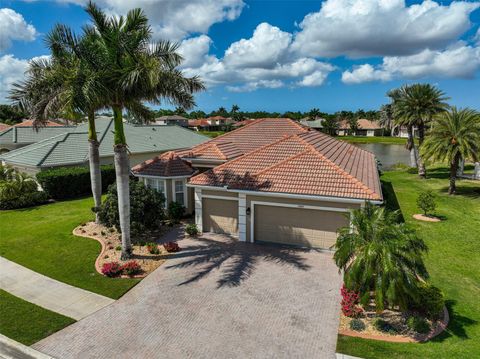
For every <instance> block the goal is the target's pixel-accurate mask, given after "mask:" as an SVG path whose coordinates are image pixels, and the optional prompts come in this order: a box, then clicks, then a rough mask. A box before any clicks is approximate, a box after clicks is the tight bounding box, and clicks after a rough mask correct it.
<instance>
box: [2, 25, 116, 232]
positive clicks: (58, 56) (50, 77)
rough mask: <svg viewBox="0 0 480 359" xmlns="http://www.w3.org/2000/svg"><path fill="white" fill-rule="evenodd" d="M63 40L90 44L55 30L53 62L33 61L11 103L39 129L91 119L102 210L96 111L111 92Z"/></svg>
mask: <svg viewBox="0 0 480 359" xmlns="http://www.w3.org/2000/svg"><path fill="white" fill-rule="evenodd" d="M63 36H68V38H69V39H70V41H72V42H75V43H76V45H78V44H80V43H82V42H84V41H88V39H86V38H85V37H84V38H81V39H77V38H75V37H74V36H73V34H72V32H71V30H70V29H69V28H67V27H65V26H63V25H57V26H55V28H54V29H53V30H52V31H51V32H50V33H49V34H48V35H47V37H46V41H45V42H46V44H47V46H48V47H49V49H50V51H51V59H48V60H45V59H40V60H36V61H35V60H34V61H31V62H30V64H29V68H28V71H27V78H26V79H25V81H22V82H20V83H15V84H14V85H13V88H12V91H11V93H10V99H11V100H13V101H14V103H16V104H17V106H19V107H21V108H28V111H29V113H30V114H31V116H32V118H33V119H34V125H35V126H43V125H44V123H45V122H46V121H48V119H50V118H52V117H57V116H59V115H61V114H65V113H78V112H80V113H81V114H83V115H84V116H86V117H87V119H88V142H89V167H90V180H91V187H92V194H93V199H94V203H95V207H96V208H99V207H100V206H101V201H102V178H101V170H100V154H99V146H100V144H99V142H98V138H97V132H96V128H95V111H96V110H98V109H100V108H102V107H103V104H102V102H101V101H102V98H101V96H100V94H102V93H104V92H105V91H107V89H106V88H105V87H103V85H102V83H101V79H100V78H99V75H98V74H97V73H95V72H93V71H90V70H89V68H88V67H87V66H85V64H82V62H81V60H80V59H79V58H78V56H76V54H75V52H74V51H72V48H71V47H67V46H63V45H62V42H61V41H60V39H62V37H63ZM59 37H60V38H59ZM95 212H96V216H95V221H96V222H97V223H98V221H99V219H98V215H97V211H95Z"/></svg>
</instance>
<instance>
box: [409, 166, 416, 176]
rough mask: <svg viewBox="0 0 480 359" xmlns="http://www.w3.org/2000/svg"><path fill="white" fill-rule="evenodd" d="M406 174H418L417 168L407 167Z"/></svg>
mask: <svg viewBox="0 0 480 359" xmlns="http://www.w3.org/2000/svg"><path fill="white" fill-rule="evenodd" d="M407 173H410V174H412V175H415V174H417V173H418V168H417V167H408V169H407Z"/></svg>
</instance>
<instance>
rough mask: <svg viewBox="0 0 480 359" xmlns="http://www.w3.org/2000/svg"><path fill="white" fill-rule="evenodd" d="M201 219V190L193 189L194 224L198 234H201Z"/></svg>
mask: <svg viewBox="0 0 480 359" xmlns="http://www.w3.org/2000/svg"><path fill="white" fill-rule="evenodd" d="M202 218H203V217H202V190H201V189H200V188H195V223H196V224H197V227H198V231H199V232H200V233H201V232H203V220H202Z"/></svg>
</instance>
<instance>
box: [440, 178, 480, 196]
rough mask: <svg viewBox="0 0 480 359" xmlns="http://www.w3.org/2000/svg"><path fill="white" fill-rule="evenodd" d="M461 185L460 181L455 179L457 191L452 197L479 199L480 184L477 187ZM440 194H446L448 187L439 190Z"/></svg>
mask: <svg viewBox="0 0 480 359" xmlns="http://www.w3.org/2000/svg"><path fill="white" fill-rule="evenodd" d="M467 181H468V180H467ZM461 183H462V180H458V179H457V190H456V193H455V194H454V195H452V196H464V197H468V198H473V199H476V198H480V182H479V184H478V187H464V186H462V185H461ZM459 185H460V186H459ZM440 192H442V193H448V186H445V187H443V188H440Z"/></svg>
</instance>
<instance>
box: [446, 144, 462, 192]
mask: <svg viewBox="0 0 480 359" xmlns="http://www.w3.org/2000/svg"><path fill="white" fill-rule="evenodd" d="M459 159H460V155H459V154H458V153H457V154H456V155H455V156H454V157H453V159H452V162H451V163H450V186H449V187H448V194H455V192H456V191H457V186H456V183H455V181H456V179H457V170H458V160H459Z"/></svg>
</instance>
